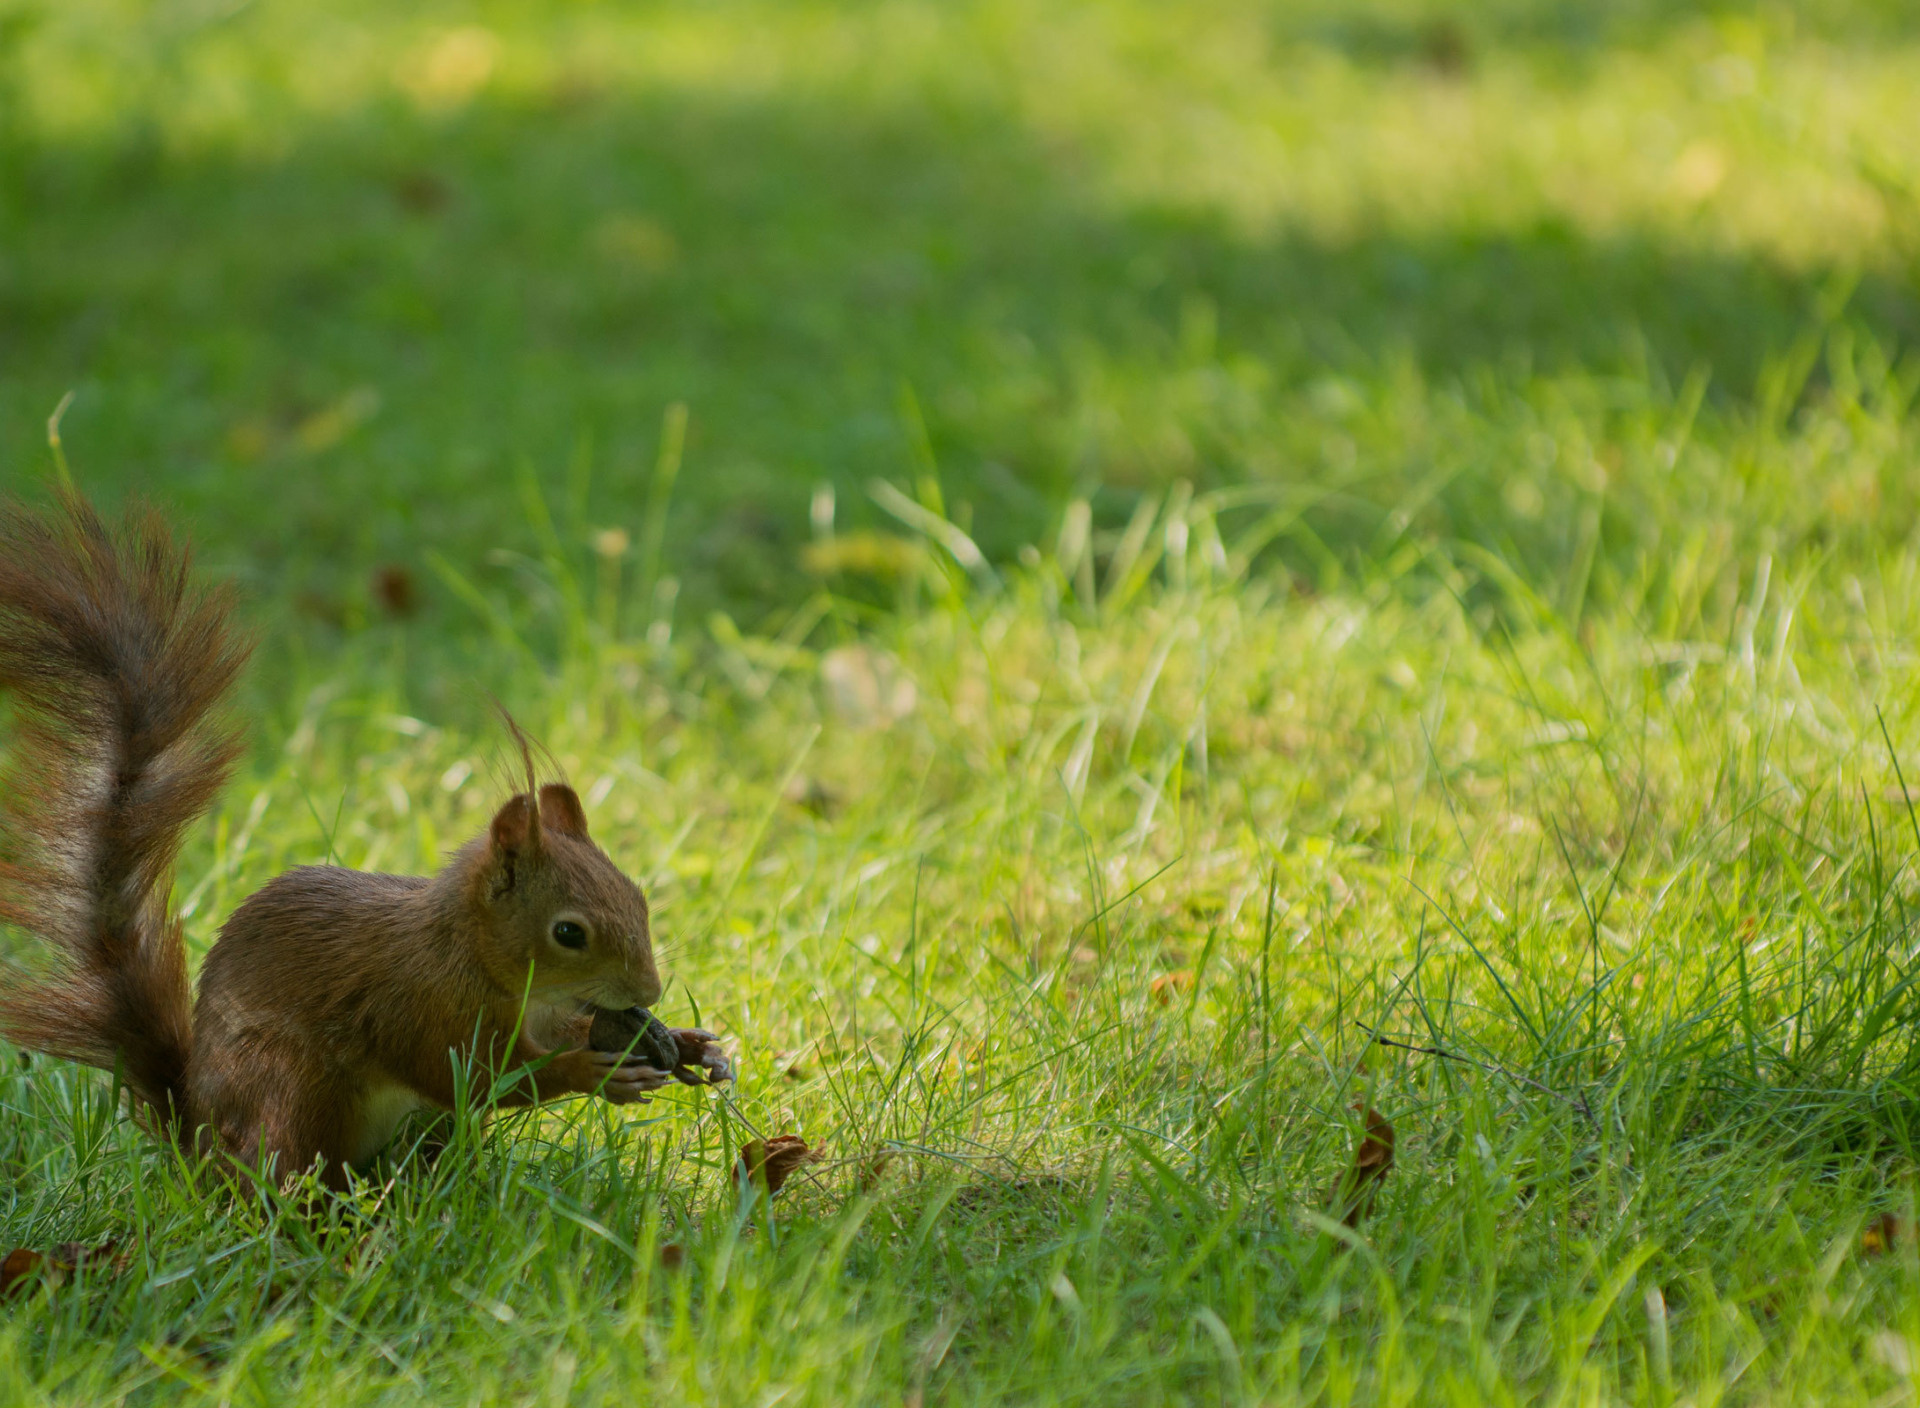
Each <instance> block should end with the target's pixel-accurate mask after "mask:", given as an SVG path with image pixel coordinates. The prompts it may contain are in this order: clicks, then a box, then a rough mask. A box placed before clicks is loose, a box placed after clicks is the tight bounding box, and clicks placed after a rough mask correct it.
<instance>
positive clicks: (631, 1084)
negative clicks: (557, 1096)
mask: <svg viewBox="0 0 1920 1408" xmlns="http://www.w3.org/2000/svg"><path fill="white" fill-rule="evenodd" d="M554 1059H555V1061H556V1062H565V1063H566V1064H565V1068H564V1071H563V1074H564V1075H565V1077H566V1079H567V1083H568V1085H569V1086H571V1087H572V1088H573V1089H574V1090H577V1091H580V1092H581V1093H582V1094H586V1095H598V1096H599V1097H600V1098H601V1099H602V1100H610V1101H612V1102H613V1103H614V1104H616V1105H631V1104H636V1103H637V1104H643V1105H644V1104H645V1103H646V1101H647V1092H648V1091H650V1090H658V1089H659V1088H660V1087H661V1086H663V1085H665V1084H666V1083H667V1081H668V1080H669V1079H670V1077H669V1076H668V1074H667V1073H666V1072H665V1071H661V1070H656V1069H655V1068H654V1067H652V1066H649V1065H647V1064H645V1063H644V1062H641V1061H635V1060H631V1059H629V1058H628V1057H627V1056H626V1055H624V1054H623V1053H621V1052H618V1051H568V1052H564V1053H562V1054H561V1055H560V1056H557V1057H555V1058H554Z"/></svg>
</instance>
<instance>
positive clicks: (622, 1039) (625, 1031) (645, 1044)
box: [587, 1007, 680, 1071]
mask: <svg viewBox="0 0 1920 1408" xmlns="http://www.w3.org/2000/svg"><path fill="white" fill-rule="evenodd" d="M587 1045H588V1046H591V1047H592V1048H593V1049H594V1050H595V1051H631V1052H632V1054H633V1055H634V1056H635V1057H636V1058H638V1059H639V1060H642V1061H644V1062H646V1063H647V1064H648V1065H649V1066H652V1067H653V1068H654V1069H655V1070H656V1071H671V1070H672V1069H673V1068H674V1067H675V1066H677V1065H679V1064H680V1043H679V1042H677V1041H675V1040H674V1039H673V1033H672V1032H671V1031H669V1030H667V1024H666V1023H665V1022H663V1021H661V1020H660V1019H659V1018H658V1017H656V1016H654V1015H653V1013H651V1012H649V1011H647V1009H646V1008H644V1007H629V1008H626V1009H625V1010H624V1011H619V1010H615V1009H614V1008H611V1007H596V1008H594V1010H593V1027H592V1029H591V1030H590V1031H589V1032H588V1033H587Z"/></svg>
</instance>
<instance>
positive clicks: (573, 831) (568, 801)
mask: <svg viewBox="0 0 1920 1408" xmlns="http://www.w3.org/2000/svg"><path fill="white" fill-rule="evenodd" d="M540 823H541V825H543V826H550V827H552V828H553V829H554V830H555V831H558V832H561V833H563V834H565V835H568V836H577V837H579V839H581V840H582V841H584V840H586V839H587V811H586V808H585V807H583V806H581V805H580V795H579V794H578V793H577V792H575V791H574V790H573V789H572V788H571V787H569V786H567V785H566V784H565V783H564V782H549V783H548V784H547V785H546V786H545V787H542V788H541V789H540Z"/></svg>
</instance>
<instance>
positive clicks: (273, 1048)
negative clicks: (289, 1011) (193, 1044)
mask: <svg viewBox="0 0 1920 1408" xmlns="http://www.w3.org/2000/svg"><path fill="white" fill-rule="evenodd" d="M242 1048H243V1049H242ZM199 1054H200V1053H199V1052H197V1051H196V1053H195V1055H196V1056H197V1055H199ZM225 1055H226V1058H227V1059H224V1060H219V1061H213V1062H207V1063H205V1064H204V1065H202V1064H201V1063H199V1062H196V1063H195V1064H196V1066H197V1067H198V1069H196V1070H194V1071H193V1072H192V1073H191V1075H190V1077H189V1081H190V1087H191V1089H192V1094H193V1097H194V1101H193V1103H194V1105H195V1107H196V1111H195V1113H196V1114H197V1116H198V1118H199V1120H200V1122H201V1123H203V1124H204V1125H205V1126H207V1127H208V1128H210V1129H211V1130H212V1131H213V1133H214V1137H215V1139H216V1140H217V1141H218V1144H219V1147H220V1149H221V1151H222V1152H223V1153H224V1154H225V1155H226V1156H227V1157H228V1158H229V1159H231V1160H233V1161H234V1162H235V1163H238V1164H240V1165H242V1166H244V1167H246V1168H247V1169H249V1170H251V1171H254V1172H256V1173H257V1174H258V1175H259V1176H260V1177H261V1178H263V1179H270V1180H271V1181H272V1182H273V1183H275V1184H276V1185H278V1186H279V1187H282V1188H284V1187H286V1186H288V1185H289V1184H291V1183H293V1182H295V1181H297V1180H298V1179H299V1178H300V1177H302V1176H303V1175H304V1174H306V1173H307V1172H308V1171H310V1170H312V1169H313V1167H314V1165H315V1164H316V1163H318V1164H320V1170H319V1173H320V1181H321V1182H322V1183H323V1184H324V1185H326V1186H327V1187H328V1188H331V1189H333V1190H334V1191H336V1192H338V1191H341V1190H344V1189H345V1188H346V1186H347V1165H348V1160H349V1158H350V1156H351V1152H352V1151H351V1150H350V1149H349V1148H348V1147H347V1146H348V1143H349V1135H350V1133H351V1131H350V1130H349V1129H348V1125H349V1124H350V1122H351V1121H350V1119H349V1118H348V1116H349V1114H350V1113H351V1108H352V1096H351V1083H350V1082H349V1081H348V1080H347V1079H346V1073H345V1072H341V1071H337V1070H330V1069H327V1068H325V1067H320V1066H316V1064H315V1063H314V1061H313V1059H312V1056H311V1055H310V1054H309V1053H307V1052H305V1051H293V1050H289V1049H287V1047H286V1046H285V1045H284V1044H283V1043H280V1042H277V1041H266V1040H252V1041H247V1042H244V1043H235V1045H234V1046H233V1047H229V1048H228V1050H227V1051H226V1053H225Z"/></svg>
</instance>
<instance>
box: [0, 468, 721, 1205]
mask: <svg viewBox="0 0 1920 1408" xmlns="http://www.w3.org/2000/svg"><path fill="white" fill-rule="evenodd" d="M187 576H188V555H187V553H186V551H185V550H184V549H180V548H177V547H175V546H174V544H173V542H172V540H171V539H170V537H169V536H168V535H167V533H166V531H165V529H164V528H163V527H162V526H161V525H160V524H159V523H158V521H157V520H156V519H155V518H154V517H153V516H152V515H150V514H144V515H135V516H134V517H132V518H130V519H129V521H128V523H127V525H126V526H125V527H124V528H123V530H122V531H121V532H120V533H119V534H118V535H116V534H114V533H112V532H110V531H109V530H108V529H107V528H106V527H105V525H104V524H103V523H102V522H101V520H100V519H99V517H98V516H97V515H96V514H95V513H94V512H93V510H92V509H91V508H90V507H88V506H87V505H86V504H85V503H84V502H82V501H81V500H79V499H78V498H76V497H73V496H66V497H64V498H63V499H62V501H61V504H60V507H59V510H58V512H57V513H56V514H52V515H40V514H36V513H34V512H32V511H30V510H28V509H25V508H23V507H21V506H19V505H8V506H0V687H4V688H6V689H7V690H9V691H10V692H11V693H12V694H13V696H14V700H15V712H16V715H17V720H18V729H17V731H16V735H15V739H14V745H13V750H12V763H11V772H10V773H9V776H8V779H7V793H6V801H7V810H6V812H5V813H4V814H0V857H4V864H3V865H0V919H3V920H5V921H6V922H10V923H13V924H17V925H19V926H20V927H22V928H25V929H27V930H29V931H31V932H33V933H35V934H38V935H39V936H40V937H41V938H43V939H45V940H46V941H47V942H48V943H49V944H50V945H51V946H52V948H53V951H54V959H55V962H54V971H53V972H52V973H51V975H49V976H46V977H33V976H30V975H28V974H26V973H24V972H22V971H20V970H18V969H11V970H0V1032H4V1033H5V1035H6V1036H8V1037H9V1038H10V1039H11V1040H13V1041H15V1042H17V1043H18V1044H19V1045H21V1046H24V1047H28V1048H31V1049H34V1050H38V1051H44V1052H48V1053H51V1054H54V1055H58V1056H62V1057H67V1058H69V1059H72V1060H77V1061H83V1062H86V1063H88V1064H90V1065H96V1066H103V1067H107V1068H109V1069H113V1068H117V1069H119V1070H120V1071H121V1072H122V1073H123V1075H124V1077H125V1079H126V1081H127V1083H128V1085H129V1086H130V1087H131V1088H132V1090H133V1091H134V1093H135V1095H136V1096H137V1097H138V1098H139V1099H140V1100H141V1101H142V1102H144V1104H145V1105H146V1106H147V1107H148V1108H149V1109H150V1110H151V1111H152V1112H153V1113H154V1115H155V1116H156V1117H157V1119H156V1123H157V1124H158V1125H159V1126H160V1127H161V1128H162V1129H163V1130H165V1131H166V1132H167V1133H169V1134H170V1135H172V1136H173V1137H176V1138H179V1137H182V1136H189V1135H190V1136H191V1138H192V1141H193V1142H195V1143H198V1144H201V1145H203V1146H210V1147H213V1148H216V1149H218V1150H221V1151H223V1152H224V1153H226V1154H228V1155H229V1156H232V1157H235V1158H238V1159H240V1160H242V1161H244V1162H246V1163H248V1164H250V1165H254V1164H259V1165H264V1166H266V1167H270V1168H273V1169H276V1170H277V1171H278V1174H279V1175H280V1176H283V1177H284V1176H286V1175H289V1174H295V1173H299V1172H301V1171H304V1170H306V1169H308V1168H310V1167H312V1166H313V1165H314V1164H315V1163H316V1162H319V1163H320V1165H321V1167H322V1170H323V1174H324V1176H325V1178H326V1179H327V1181H328V1182H330V1183H333V1184H335V1185H336V1186H337V1185H339V1184H340V1183H341V1182H343V1181H344V1177H345V1172H344V1171H345V1169H346V1168H348V1167H350V1166H352V1165H354V1164H358V1163H361V1162H364V1161H365V1159H367V1158H368V1157H370V1156H371V1155H372V1154H374V1153H376V1152H378V1148H379V1146H380V1144H382V1143H384V1141H385V1136H386V1134H387V1133H389V1132H390V1131H391V1128H392V1125H393V1123H394V1122H395V1121H396V1120H397V1119H398V1118H399V1116H400V1114H402V1113H404V1111H405V1109H406V1108H408V1107H409V1106H410V1105H413V1104H424V1105H432V1106H440V1107H446V1106H450V1105H451V1104H452V1103H453V1101H454V1098H455V1088H454V1058H455V1057H457V1056H462V1055H464V1056H468V1057H471V1058H472V1059H473V1061H474V1063H475V1067H476V1077H477V1078H478V1079H480V1080H483V1081H484V1080H486V1079H488V1078H489V1077H490V1076H491V1075H492V1074H493V1073H496V1072H499V1071H503V1070H509V1069H512V1068H513V1067H516V1066H519V1065H521V1064H524V1063H532V1062H540V1061H544V1062H545V1064H544V1065H543V1066H541V1067H540V1069H539V1070H537V1071H536V1072H535V1074H534V1076H533V1080H532V1088H531V1090H528V1089H526V1088H524V1086H523V1087H522V1088H520V1089H519V1090H518V1091H517V1092H516V1093H514V1094H512V1095H510V1096H509V1099H510V1100H512V1101H524V1100H527V1099H550V1098H552V1097H554V1096H556V1095H563V1094H570V1093H598V1094H600V1095H602V1096H603V1097H605V1098H607V1099H610V1100H615V1101H621V1102H624V1101H627V1100H636V1099H642V1098H644V1094H643V1092H644V1091H646V1090H650V1089H653V1088H655V1087H657V1086H658V1085H660V1084H661V1083H663V1082H664V1081H665V1080H666V1073H664V1072H657V1071H654V1070H652V1069H651V1068H649V1067H646V1066H641V1065H636V1064H635V1063H633V1062H631V1061H628V1060H626V1059H625V1058H623V1057H622V1056H619V1055H605V1054H602V1053H597V1052H593V1051H590V1050H587V1049H585V1040H586V1018H585V1016H584V1015H583V1013H584V1011H585V1008H586V1007H587V1005H588V1004H593V1005H598V1006H608V1007H628V1006H634V1005H641V1006H644V1005H647V1004H650V1003H652V1002H654V1001H655V1000H656V999H657V998H658V997H659V995H660V978H659V975H658V973H657V972H656V970H655V968H654V961H653V948H652V939H651V934H650V931H649V925H648V915H647V905H646V900H645V898H644V897H643V896H642V895H641V893H640V890H639V888H638V887H637V886H635V885H634V884H633V882H632V881H631V880H629V879H628V878H627V877H626V876H625V875H623V874H622V873H621V872H620V870H619V869H618V868H617V867H616V866H615V865H614V864H613V862H612V861H611V860H609V859H608V858H607V856H606V855H605V853H604V852H602V851H601V850H600V849H599V847H597V846H596V845H594V843H593V841H592V840H591V839H590V838H589V837H588V834H587V822H586V815H585V812H584V810H583V809H582V807H581V805H580V799H579V798H578V797H577V796H576V795H575V794H574V792H573V791H572V789H571V788H568V787H565V786H563V785H560V784H549V785H547V786H545V787H541V788H539V789H538V791H537V792H534V791H533V790H531V771H532V764H531V754H530V751H529V750H528V749H527V747H526V745H525V741H524V739H522V740H521V743H522V757H523V758H524V759H525V760H526V761H527V765H528V771H529V778H530V784H529V785H530V790H529V791H528V792H525V793H521V794H519V795H517V796H514V797H512V798H510V799H509V800H508V801H507V802H506V804H505V805H504V806H503V807H501V809H500V811H499V812H498V814H496V815H495V817H494V819H493V823H492V825H491V826H490V827H489V828H488V832H487V834H486V835H484V836H482V837H479V838H477V839H476V840H474V841H472V842H469V843H468V844H467V845H466V846H464V847H463V848H461V850H460V851H459V852H458V853H457V854H456V855H454V856H453V858H452V859H451V860H450V862H449V863H448V864H447V866H446V867H445V868H444V869H442V870H441V871H440V873H439V874H437V875H435V876H432V877H431V878H427V877H412V876H395V875H372V874H366V873H363V872H360V871H354V870H347V869H344V868H340V867H333V866H310V867H302V868H299V869H296V870H291V871H288V872H287V873H286V874H284V875H282V876H280V877H279V878H278V879H276V880H273V881H271V882H270V883H268V884H267V885H266V886H264V887H263V888H262V889H261V890H259V891H258V892H257V893H256V894H254V895H253V896H252V897H250V898H249V899H247V900H246V901H245V902H244V903H243V904H241V906H240V907H239V908H238V909H237V910H235V911H234V913H233V914H232V916H231V917H229V918H228V920H227V922H226V924H225V925H224V926H223V927H222V929H221V931H220V937H219V940H218V941H217V942H216V943H215V944H214V946H213V949H212V951H211V952H210V953H209V954H208V955H207V959H206V963H205V965H204V966H203V969H202V972H201V976H200V991H199V998H198V1001H197V1003H195V1004H194V1005H193V1008H192V1014H191V1019H189V1011H188V987H187V973H186V958H185V950H184V947H183V944H182V941H181V933H180V925H179V922H178V920H177V919H175V918H174V917H173V916H172V915H171V914H170V913H169V912H168V909H167V894H168V888H169V884H170V881H171V874H170V872H171V866H172V862H173V858H174V855H175V853H176V852H177V850H178V847H179V842H180V837H181V834H182V832H183V830H184V829H185V827H186V826H187V825H188V824H190V823H191V822H192V821H193V820H194V819H195V818H196V817H197V816H198V815H199V814H200V813H201V812H202V811H204V810H205V809H206V808H207V807H208V806H209V805H211V803H212V801H213V799H214V797H215V796H216V795H217V794H218V792H219V789H220V787H221V785H222V784H223V783H224V781H225V780H226V777H227V774H228V772H229V770H230V769H231V767H232V764H233V761H234V759H235V758H236V757H237V756H238V754H239V752H240V744H239V741H238V739H237V737H236V736H235V735H234V734H233V733H232V732H231V731H229V730H227V729H225V728H223V727H222V726H220V725H219V724H218V723H217V722H216V721H215V718H214V715H215V711H216V710H217V708H218V707H219V705H220V702H221V700H222V699H223V698H224V696H225V695H226V693H227V691H228V690H229V689H230V687H231V686H232V684H233V681H234V679H235V677H236V676H237V674H238V672H239V669H240V667H241V664H242V663H243V661H244V659H245V656H246V647H245V646H244V645H243V644H241V643H239V642H238V640H237V639H236V637H235V636H234V634H233V632H232V629H231V627H230V625H229V623H228V619H227V616H228V604H227V600H226V598H225V597H224V596H223V595H219V594H213V593H206V592H195V591H193V590H191V589H190V588H189V586H188V584H187ZM514 732H515V735H516V737H518V736H519V734H518V730H517V729H515V730H514ZM563 919H564V920H566V921H569V922H571V923H573V924H577V925H579V926H580V927H581V928H582V929H584V930H585V935H586V944H585V946H584V947H583V948H581V949H579V950H577V951H576V950H574V949H571V948H569V947H566V946H565V945H563V944H562V943H561V942H560V941H559V938H558V937H557V936H556V930H555V925H556V923H558V922H559V921H561V920H563ZM703 1035H704V1034H703Z"/></svg>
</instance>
